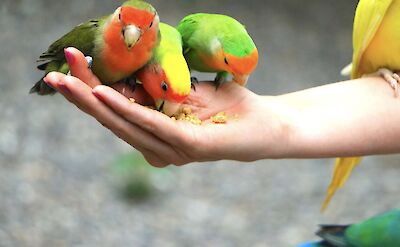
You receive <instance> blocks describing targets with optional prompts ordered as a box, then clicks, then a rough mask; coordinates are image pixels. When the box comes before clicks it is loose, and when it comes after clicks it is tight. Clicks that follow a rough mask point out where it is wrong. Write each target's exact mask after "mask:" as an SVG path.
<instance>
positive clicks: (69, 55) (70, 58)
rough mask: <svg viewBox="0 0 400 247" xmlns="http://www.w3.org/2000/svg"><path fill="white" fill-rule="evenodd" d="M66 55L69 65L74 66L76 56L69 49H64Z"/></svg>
mask: <svg viewBox="0 0 400 247" xmlns="http://www.w3.org/2000/svg"><path fill="white" fill-rule="evenodd" d="M64 54H65V58H66V59H67V62H68V64H69V65H73V64H74V63H75V57H74V54H73V53H72V52H71V51H69V50H68V48H64Z"/></svg>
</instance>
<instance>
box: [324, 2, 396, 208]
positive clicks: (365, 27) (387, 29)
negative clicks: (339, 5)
mask: <svg viewBox="0 0 400 247" xmlns="http://www.w3.org/2000/svg"><path fill="white" fill-rule="evenodd" d="M392 71H400V0H360V1H359V3H358V6H357V10H356V14H355V18H354V30H353V61H352V67H351V78H352V79H356V78H360V77H362V76H366V75H380V76H382V77H383V78H384V79H385V80H386V81H387V82H389V83H390V85H391V86H392V87H393V89H394V90H395V95H397V92H398V84H399V82H400V77H399V76H398V75H397V74H396V73H393V72H392ZM360 160H361V157H346V158H337V159H336V163H335V170H334V174H333V177H332V181H331V184H330V185H329V188H328V191H327V194H326V198H325V201H324V203H323V205H322V209H321V210H322V211H323V210H324V209H325V208H326V207H327V206H328V204H329V202H330V200H331V199H332V197H333V195H334V194H335V192H336V190H337V189H339V188H340V187H342V186H343V185H344V184H345V182H346V180H347V179H348V178H349V176H350V174H351V172H352V170H353V168H354V167H355V166H357V165H358V164H359V162H360Z"/></svg>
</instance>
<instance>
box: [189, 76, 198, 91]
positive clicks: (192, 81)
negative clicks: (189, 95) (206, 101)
mask: <svg viewBox="0 0 400 247" xmlns="http://www.w3.org/2000/svg"><path fill="white" fill-rule="evenodd" d="M190 82H191V85H190V87H191V88H192V89H193V91H195V92H196V85H194V84H199V80H198V79H197V77H194V76H192V77H190Z"/></svg>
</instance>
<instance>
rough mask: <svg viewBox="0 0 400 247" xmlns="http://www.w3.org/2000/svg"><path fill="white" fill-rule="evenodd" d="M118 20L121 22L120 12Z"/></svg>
mask: <svg viewBox="0 0 400 247" xmlns="http://www.w3.org/2000/svg"><path fill="white" fill-rule="evenodd" d="M118 20H119V21H121V12H119V15H118Z"/></svg>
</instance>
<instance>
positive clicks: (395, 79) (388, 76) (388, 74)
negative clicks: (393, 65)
mask: <svg viewBox="0 0 400 247" xmlns="http://www.w3.org/2000/svg"><path fill="white" fill-rule="evenodd" d="M377 74H378V75H379V76H382V77H383V79H385V81H387V82H388V83H389V84H390V86H391V87H392V88H393V90H394V95H395V97H398V96H399V86H400V85H399V84H400V76H399V75H398V74H397V73H394V72H392V71H391V70H389V69H385V68H382V69H379V70H378V72H377Z"/></svg>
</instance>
